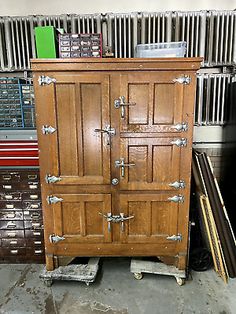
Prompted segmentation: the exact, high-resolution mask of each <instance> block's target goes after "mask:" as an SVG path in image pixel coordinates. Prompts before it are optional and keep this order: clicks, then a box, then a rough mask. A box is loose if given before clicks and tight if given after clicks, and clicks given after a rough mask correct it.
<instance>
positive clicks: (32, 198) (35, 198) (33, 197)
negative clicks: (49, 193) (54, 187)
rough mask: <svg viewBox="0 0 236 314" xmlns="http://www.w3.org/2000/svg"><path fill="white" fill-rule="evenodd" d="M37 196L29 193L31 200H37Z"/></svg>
mask: <svg viewBox="0 0 236 314" xmlns="http://www.w3.org/2000/svg"><path fill="white" fill-rule="evenodd" d="M38 198H39V196H38V194H31V195H30V199H31V200H37V199H38Z"/></svg>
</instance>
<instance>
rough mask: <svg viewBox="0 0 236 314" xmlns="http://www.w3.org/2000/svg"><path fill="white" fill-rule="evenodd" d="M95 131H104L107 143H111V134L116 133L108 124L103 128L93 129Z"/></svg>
mask: <svg viewBox="0 0 236 314" xmlns="http://www.w3.org/2000/svg"><path fill="white" fill-rule="evenodd" d="M94 132H96V133H105V134H106V135H107V145H110V144H111V136H114V135H116V129H115V128H112V127H111V126H110V125H109V124H108V125H106V126H105V128H104V129H94Z"/></svg>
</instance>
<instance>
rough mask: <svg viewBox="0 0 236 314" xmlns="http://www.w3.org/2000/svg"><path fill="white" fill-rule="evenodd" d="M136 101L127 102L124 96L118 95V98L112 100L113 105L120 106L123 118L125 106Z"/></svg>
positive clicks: (122, 117)
mask: <svg viewBox="0 0 236 314" xmlns="http://www.w3.org/2000/svg"><path fill="white" fill-rule="evenodd" d="M135 105H136V103H128V102H125V96H120V97H119V98H118V99H115V101H114V107H115V108H116V109H119V108H121V119H124V118H125V106H135Z"/></svg>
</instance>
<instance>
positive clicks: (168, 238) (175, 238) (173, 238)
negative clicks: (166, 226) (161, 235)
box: [166, 233, 183, 241]
mask: <svg viewBox="0 0 236 314" xmlns="http://www.w3.org/2000/svg"><path fill="white" fill-rule="evenodd" d="M166 239H167V240H171V241H182V239H183V237H182V234H180V233H178V234H177V235H175V234H173V235H172V236H168V237H166Z"/></svg>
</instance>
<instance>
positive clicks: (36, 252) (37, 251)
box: [34, 250, 43, 254]
mask: <svg viewBox="0 0 236 314" xmlns="http://www.w3.org/2000/svg"><path fill="white" fill-rule="evenodd" d="M34 253H35V254H41V253H43V251H42V250H35V251H34Z"/></svg>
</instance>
